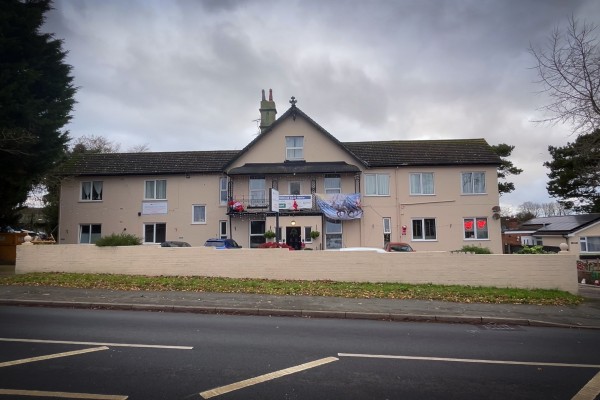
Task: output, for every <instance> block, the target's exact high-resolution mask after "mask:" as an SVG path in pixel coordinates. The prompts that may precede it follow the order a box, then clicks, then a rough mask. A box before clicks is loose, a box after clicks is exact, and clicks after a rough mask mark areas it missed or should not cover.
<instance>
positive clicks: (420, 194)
mask: <svg viewBox="0 0 600 400" xmlns="http://www.w3.org/2000/svg"><path fill="white" fill-rule="evenodd" d="M410 196H411V197H412V196H415V197H421V196H430V197H431V196H435V193H411V194H410Z"/></svg>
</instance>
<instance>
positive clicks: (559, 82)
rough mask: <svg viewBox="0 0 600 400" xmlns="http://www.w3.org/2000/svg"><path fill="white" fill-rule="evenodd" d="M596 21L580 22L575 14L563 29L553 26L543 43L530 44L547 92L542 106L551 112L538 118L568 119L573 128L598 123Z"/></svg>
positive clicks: (599, 75) (588, 128)
mask: <svg viewBox="0 0 600 400" xmlns="http://www.w3.org/2000/svg"><path fill="white" fill-rule="evenodd" d="M596 28H597V25H594V24H588V23H585V22H584V23H583V24H579V23H578V22H577V21H576V20H575V18H574V17H571V19H570V20H569V26H568V27H567V28H566V30H565V31H564V32H563V31H561V30H560V29H559V28H556V29H555V30H554V32H553V33H552V35H551V36H550V38H549V41H548V43H547V44H546V46H544V47H541V48H536V47H534V46H530V49H529V51H530V53H531V54H532V55H533V56H534V57H535V59H536V62H537V65H536V66H535V67H534V68H535V69H536V70H537V73H538V76H539V81H538V83H540V84H541V85H542V86H543V87H544V89H543V92H546V93H547V94H548V95H549V96H550V104H548V105H546V106H544V107H542V109H543V110H545V111H546V112H548V113H549V114H550V115H549V116H548V118H546V119H542V120H540V121H537V122H549V123H552V124H556V123H565V122H566V123H570V124H572V125H573V132H574V133H576V134H579V133H589V132H592V131H593V130H594V129H597V128H598V127H600V48H599V44H600V43H599V42H598V37H597V36H596V32H595V31H596Z"/></svg>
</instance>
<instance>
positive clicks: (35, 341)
mask: <svg viewBox="0 0 600 400" xmlns="http://www.w3.org/2000/svg"><path fill="white" fill-rule="evenodd" d="M0 342H23V343H53V344H77V345H86V346H109V347H146V348H151V349H172V350H192V349H193V347H191V346H163V345H157V344H131V343H101V342H70V341H66V340H42V339H13V338H0Z"/></svg>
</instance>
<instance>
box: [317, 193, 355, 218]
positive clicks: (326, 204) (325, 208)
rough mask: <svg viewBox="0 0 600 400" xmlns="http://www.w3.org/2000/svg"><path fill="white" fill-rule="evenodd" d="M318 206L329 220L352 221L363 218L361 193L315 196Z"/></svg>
mask: <svg viewBox="0 0 600 400" xmlns="http://www.w3.org/2000/svg"><path fill="white" fill-rule="evenodd" d="M315 199H316V200H317V206H318V207H319V208H320V209H321V211H322V212H323V214H325V216H326V217H327V218H329V219H334V220H345V221H346V220H351V219H359V218H362V215H363V210H362V208H361V206H360V193H351V194H342V193H335V194H315Z"/></svg>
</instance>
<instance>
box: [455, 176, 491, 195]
mask: <svg viewBox="0 0 600 400" xmlns="http://www.w3.org/2000/svg"><path fill="white" fill-rule="evenodd" d="M461 186H462V193H463V194H485V172H463V173H462V174H461Z"/></svg>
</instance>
